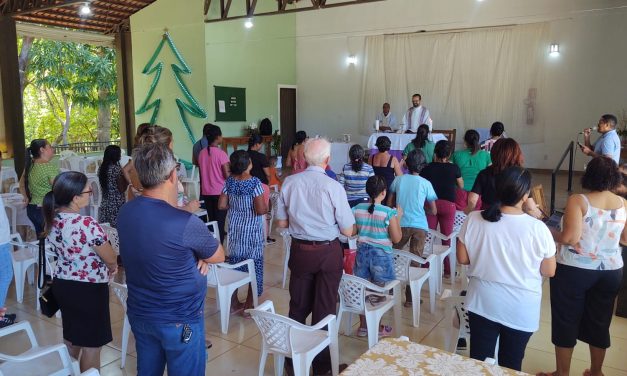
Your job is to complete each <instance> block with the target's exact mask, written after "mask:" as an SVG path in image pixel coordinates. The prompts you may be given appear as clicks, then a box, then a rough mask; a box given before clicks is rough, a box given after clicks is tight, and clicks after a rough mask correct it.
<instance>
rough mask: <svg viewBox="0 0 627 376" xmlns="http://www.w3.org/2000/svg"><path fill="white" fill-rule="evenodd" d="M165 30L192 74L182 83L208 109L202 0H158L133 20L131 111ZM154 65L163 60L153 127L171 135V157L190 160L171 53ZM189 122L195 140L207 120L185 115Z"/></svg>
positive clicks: (148, 80)
mask: <svg viewBox="0 0 627 376" xmlns="http://www.w3.org/2000/svg"><path fill="white" fill-rule="evenodd" d="M183 3H184V5H183ZM164 29H167V30H168V32H169V33H170V35H171V37H172V39H173V40H174V43H175V45H176V47H177V49H178V50H179V52H180V54H181V56H182V57H183V59H184V60H185V61H186V63H187V65H188V66H189V67H190V68H191V70H192V74H190V75H183V80H184V81H185V83H186V85H187V87H188V89H189V91H190V92H191V94H192V95H193V96H194V97H195V98H196V100H197V101H198V103H199V104H200V105H201V106H202V107H203V108H204V109H205V110H207V107H208V101H207V93H206V87H207V85H206V74H205V54H204V48H205V47H204V46H205V23H204V18H203V0H185V1H184V2H183V1H180V0H158V1H156V2H155V3H153V4H152V5H150V6H148V7H146V8H144V9H143V10H141V11H140V12H138V13H136V14H135V15H134V16H132V17H131V31H132V43H133V84H134V98H135V108H136V109H137V108H139V107H140V106H141V104H142V103H143V101H144V99H145V97H146V94H147V92H148V89H149V88H150V84H151V83H152V81H153V78H154V74H153V75H144V74H142V73H141V71H142V69H143V68H144V66H145V65H146V63H147V62H148V60H149V59H150V58H151V56H152V54H153V52H154V51H155V49H156V48H157V45H158V43H159V42H160V41H161V38H162V35H163V33H164ZM158 61H163V63H164V68H163V72H162V74H161V79H160V81H159V84H158V86H157V88H156V90H155V92H154V94H153V99H156V98H161V101H162V102H161V109H160V110H159V117H158V118H157V120H156V123H157V124H159V125H162V126H165V127H168V128H170V129H171V130H172V133H173V134H174V152H175V153H176V154H177V155H178V156H179V157H180V158H183V159H185V160H191V147H192V143H191V141H190V139H189V137H188V135H187V132H186V131H185V128H184V127H183V123H182V121H181V118H180V115H179V110H178V107H177V105H176V102H175V100H176V99H177V98H181V99H184V98H185V97H184V95H183V93H182V92H181V90H180V89H179V87H178V85H177V83H176V81H175V78H174V74H173V73H172V69H171V67H170V64H173V63H177V60H176V58H175V57H174V55H173V54H172V53H171V52H170V50H169V48H168V47H167V46H164V47H163V50H162V51H161V54H160V60H158ZM151 115H152V111H148V112H146V113H145V114H142V115H136V124H140V123H143V122H148V121H150V117H151ZM187 118H188V120H189V123H190V125H191V127H192V130H193V133H194V135H195V136H196V138H199V137H200V136H201V134H202V127H203V125H204V124H205V122H206V120H205V119H198V118H194V117H191V116H189V115H188V117H187Z"/></svg>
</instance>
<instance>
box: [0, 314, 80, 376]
mask: <svg viewBox="0 0 627 376" xmlns="http://www.w3.org/2000/svg"><path fill="white" fill-rule="evenodd" d="M20 331H25V332H26V335H27V336H28V340H29V342H30V349H28V350H27V351H25V352H23V353H21V354H19V355H7V354H2V353H0V361H2V362H3V363H2V364H0V375H7V376H10V375H54V376H67V375H72V376H78V375H79V374H80V371H79V367H78V362H77V361H76V360H75V359H73V358H72V357H70V353H69V352H68V349H67V347H66V346H65V345H64V344H63V343H58V344H56V345H51V346H39V344H38V343H37V338H36V337H35V333H33V328H32V327H31V325H30V323H29V322H28V321H20V322H19V323H16V324H13V325H11V326H7V327H5V328H2V329H0V338H2V337H6V336H8V335H10V334H13V333H17V332H20ZM6 340H7V339H3V341H6Z"/></svg>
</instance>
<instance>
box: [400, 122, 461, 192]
mask: <svg viewBox="0 0 627 376" xmlns="http://www.w3.org/2000/svg"><path fill="white" fill-rule="evenodd" d="M415 149H419V150H422V152H423V153H424V155H425V159H426V160H427V163H431V162H433V150H434V149H435V143H434V142H433V141H430V140H429V126H428V125H427V124H422V125H421V126H419V127H418V131H416V138H414V139H413V140H412V141H411V142H410V143H409V144H407V146H405V149H403V159H405V158H407V154H409V152H410V151H412V150H415ZM471 188H472V186H471Z"/></svg>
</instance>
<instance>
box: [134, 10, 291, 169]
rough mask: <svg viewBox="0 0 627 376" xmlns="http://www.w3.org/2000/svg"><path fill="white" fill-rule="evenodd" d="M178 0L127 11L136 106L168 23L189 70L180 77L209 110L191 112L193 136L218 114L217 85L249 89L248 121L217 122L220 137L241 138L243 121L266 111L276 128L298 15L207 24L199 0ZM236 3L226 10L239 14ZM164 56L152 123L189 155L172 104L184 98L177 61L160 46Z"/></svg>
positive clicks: (288, 80)
mask: <svg viewBox="0 0 627 376" xmlns="http://www.w3.org/2000/svg"><path fill="white" fill-rule="evenodd" d="M182 3H183V2H181V1H177V0H158V1H156V2H155V3H153V4H152V5H150V6H148V7H146V8H145V9H143V10H142V11H140V12H138V13H137V14H135V15H134V16H132V17H131V31H132V42H133V80H134V81H133V82H134V91H135V93H134V98H135V107H136V108H139V107H140V106H141V104H142V103H143V101H144V99H145V96H146V93H147V92H148V89H149V88H150V84H151V83H152V80H153V76H148V75H143V74H142V73H141V71H142V69H143V67H144V65H145V64H146V63H147V62H148V60H149V59H150V57H151V56H152V54H153V52H154V50H155V48H156V47H157V44H158V43H159V41H160V40H161V37H162V35H163V32H164V29H165V28H167V29H168V31H169V33H170V35H171V36H172V38H173V40H174V43H175V44H176V46H177V48H178V49H179V51H180V53H181V55H182V56H183V58H184V59H185V60H186V62H187V64H188V65H189V66H190V68H191V69H192V74H191V75H189V76H186V77H185V78H184V79H185V82H186V84H187V86H188V88H189V90H190V92H191V93H192V95H194V97H195V98H196V100H197V101H198V102H199V103H200V104H201V105H202V106H203V108H204V109H205V110H206V111H207V114H208V116H207V118H206V119H196V118H193V117H188V119H189V121H190V124H192V130H193V133H194V135H195V136H196V138H200V137H201V135H202V127H203V125H204V124H205V123H206V122H214V120H215V104H214V89H213V86H214V85H216V86H234V87H244V88H246V122H218V123H216V124H218V125H219V126H220V127H221V128H222V132H223V134H224V136H240V135H242V129H243V128H244V127H245V125H246V124H250V123H251V122H256V123H257V124H258V123H259V122H260V121H261V119H263V118H264V117H271V118H272V123H273V127H274V128H275V129H276V128H277V127H278V88H277V87H278V85H279V84H285V85H294V84H295V83H296V43H295V39H294V35H295V30H296V24H295V20H296V18H295V16H294V15H281V16H272V17H259V18H257V19H255V20H254V24H255V26H254V27H253V28H252V29H246V28H245V27H244V20H233V21H228V22H218V23H205V22H204V16H203V4H204V2H203V0H186V1H185V2H184V3H185V6H183V5H182ZM213 3H215V4H212V7H211V10H210V17H211V18H215V12H216V11H217V9H216V6H217V5H218V3H219V2H217V1H214V2H213ZM266 3H267V2H266ZM242 4H243V2H242ZM263 4H264V5H263V6H266V4H265V3H263ZM238 5H239V4H238ZM267 5H271V4H267ZM236 6H237V5H236V4H234V5H233V7H232V8H231V13H230V14H241V12H243V9H239V8H236ZM274 6H276V5H274ZM259 10H263V8H262V7H260V8H259ZM161 56H162V61H163V62H164V64H165V66H164V69H163V73H162V75H161V80H160V83H159V85H158V86H157V89H156V90H155V93H154V95H153V98H161V100H162V103H161V109H160V112H159V117H158V118H157V124H159V125H163V126H166V127H168V128H170V129H171V130H172V132H173V133H174V151H175V153H176V154H177V155H178V156H179V157H181V158H183V159H187V160H190V159H191V146H192V144H191V142H190V140H189V138H188V136H187V133H186V131H185V130H184V127H183V124H182V122H181V120H180V116H179V112H178V107H177V106H176V103H175V100H176V99H177V98H184V97H183V96H182V93H181V92H180V90H179V88H178V85H177V84H176V81H175V79H174V76H173V74H172V71H171V68H170V64H172V63H175V62H176V59H175V57H174V55H172V54H171V53H170V52H169V50H168V49H166V48H165V47H164V49H163V51H162V53H161ZM150 116H151V112H148V113H145V114H142V115H136V122H137V124H140V123H142V122H147V121H149V120H150Z"/></svg>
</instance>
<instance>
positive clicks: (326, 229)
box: [277, 138, 355, 375]
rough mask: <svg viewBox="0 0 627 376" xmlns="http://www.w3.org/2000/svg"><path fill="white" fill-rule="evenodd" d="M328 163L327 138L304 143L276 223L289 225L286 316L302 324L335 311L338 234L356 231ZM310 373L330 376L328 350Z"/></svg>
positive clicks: (339, 258) (340, 258) (339, 251)
mask: <svg viewBox="0 0 627 376" xmlns="http://www.w3.org/2000/svg"><path fill="white" fill-rule="evenodd" d="M330 159H331V144H329V142H328V141H327V140H325V139H322V138H315V139H310V140H308V141H307V142H306V143H305V160H306V161H307V163H308V165H309V167H308V168H307V169H306V170H305V171H303V172H301V173H298V174H295V175H292V176H290V177H288V178H287V179H285V182H283V187H282V189H281V193H280V196H279V201H278V210H277V219H278V222H277V225H278V226H279V227H288V228H289V232H290V234H291V236H292V246H291V248H290V259H289V264H288V265H289V268H290V272H291V274H290V286H289V289H290V312H289V317H290V318H292V319H294V320H296V321H298V322H300V323H303V324H304V323H305V320H306V319H307V316H309V314H311V324H312V325H314V324H316V323H318V322H319V321H320V320H322V319H323V318H324V317H326V316H327V315H328V314H335V313H336V307H337V296H338V288H339V286H340V280H341V279H342V266H343V256H344V254H343V250H342V246H341V244H340V242H339V240H338V236H339V235H340V233H341V234H343V235H345V236H351V235H353V232H354V225H355V218H354V217H353V213H352V211H351V209H350V207H349V205H348V199H347V198H346V192H345V191H344V188H343V187H342V185H340V183H338V182H337V181H335V180H333V179H331V178H330V177H328V176H327V175H326V174H325V168H326V166H327V165H328V164H329V160H330ZM340 368H341V367H340ZM313 370H314V375H326V374H331V373H330V372H331V371H330V370H331V358H330V355H329V351H328V349H327V350H325V351H323V352H322V353H320V355H318V356H317V357H316V358H315V359H314V361H313ZM288 372H289V369H288Z"/></svg>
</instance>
